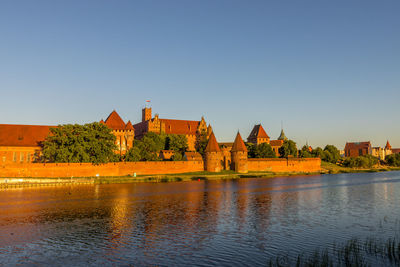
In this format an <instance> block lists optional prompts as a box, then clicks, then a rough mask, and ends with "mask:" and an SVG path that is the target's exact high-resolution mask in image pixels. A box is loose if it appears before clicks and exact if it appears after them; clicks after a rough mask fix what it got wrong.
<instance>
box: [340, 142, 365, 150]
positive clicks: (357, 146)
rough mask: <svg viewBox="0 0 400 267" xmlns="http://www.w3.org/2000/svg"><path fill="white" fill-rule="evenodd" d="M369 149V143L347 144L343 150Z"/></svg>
mask: <svg viewBox="0 0 400 267" xmlns="http://www.w3.org/2000/svg"><path fill="white" fill-rule="evenodd" d="M370 147H371V142H370V141H368V142H347V143H346V146H345V147H344V149H345V150H349V149H369V148H370Z"/></svg>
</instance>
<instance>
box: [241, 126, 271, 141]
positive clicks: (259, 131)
mask: <svg viewBox="0 0 400 267" xmlns="http://www.w3.org/2000/svg"><path fill="white" fill-rule="evenodd" d="M247 142H249V143H253V144H255V145H259V144H262V143H267V144H269V143H270V138H269V136H268V134H267V133H266V132H265V130H264V128H263V127H262V126H261V124H257V125H254V127H253V130H252V131H251V133H250V135H249V137H247Z"/></svg>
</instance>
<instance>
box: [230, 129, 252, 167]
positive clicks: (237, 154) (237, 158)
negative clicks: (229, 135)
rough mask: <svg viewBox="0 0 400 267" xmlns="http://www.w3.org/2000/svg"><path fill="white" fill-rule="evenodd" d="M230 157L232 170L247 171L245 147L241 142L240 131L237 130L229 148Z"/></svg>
mask: <svg viewBox="0 0 400 267" xmlns="http://www.w3.org/2000/svg"><path fill="white" fill-rule="evenodd" d="M231 157H232V167H231V169H232V170H235V172H239V173H247V172H248V166H247V148H246V145H245V144H244V142H243V139H242V137H241V136H240V133H239V132H238V133H237V135H236V138H235V142H234V143H233V146H232V150H231Z"/></svg>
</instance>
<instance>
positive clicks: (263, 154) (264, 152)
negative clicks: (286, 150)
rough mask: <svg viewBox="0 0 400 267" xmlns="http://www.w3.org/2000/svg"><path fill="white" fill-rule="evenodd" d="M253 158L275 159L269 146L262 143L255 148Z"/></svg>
mask: <svg viewBox="0 0 400 267" xmlns="http://www.w3.org/2000/svg"><path fill="white" fill-rule="evenodd" d="M254 154H255V158H276V154H275V152H274V151H273V150H272V147H271V145H270V144H267V143H262V144H259V145H257V146H255V152H254Z"/></svg>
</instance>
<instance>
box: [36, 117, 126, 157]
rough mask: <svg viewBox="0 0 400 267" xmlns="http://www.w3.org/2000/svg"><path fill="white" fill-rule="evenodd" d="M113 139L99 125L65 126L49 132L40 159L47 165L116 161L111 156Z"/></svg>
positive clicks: (109, 130) (112, 155) (109, 133)
mask: <svg viewBox="0 0 400 267" xmlns="http://www.w3.org/2000/svg"><path fill="white" fill-rule="evenodd" d="M114 142H115V136H114V135H113V134H112V131H111V129H110V128H108V127H107V126H105V125H103V124H101V123H97V122H94V123H89V124H85V125H79V124H74V125H72V124H66V125H60V126H59V127H57V128H51V129H50V135H49V136H48V137H47V138H46V140H45V141H44V142H43V158H44V160H45V161H48V162H91V163H95V164H99V163H106V162H111V161H117V160H119V156H118V155H116V154H115V153H114V151H115V150H116V149H117V147H116V146H115V144H114Z"/></svg>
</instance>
